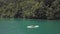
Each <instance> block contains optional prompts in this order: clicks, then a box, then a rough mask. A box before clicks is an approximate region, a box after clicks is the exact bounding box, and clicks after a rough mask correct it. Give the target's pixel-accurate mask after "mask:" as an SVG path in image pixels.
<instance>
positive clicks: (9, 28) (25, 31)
mask: <svg viewBox="0 0 60 34" xmlns="http://www.w3.org/2000/svg"><path fill="white" fill-rule="evenodd" d="M28 25H39V27H38V28H31V29H29V28H27V26H28ZM0 34H60V20H40V19H19V18H16V19H13V18H11V19H10V18H9V19H0Z"/></svg>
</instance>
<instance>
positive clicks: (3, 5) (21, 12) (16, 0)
mask: <svg viewBox="0 0 60 34" xmlns="http://www.w3.org/2000/svg"><path fill="white" fill-rule="evenodd" d="M0 18H27V19H51V20H52V19H60V0H0Z"/></svg>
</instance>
